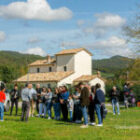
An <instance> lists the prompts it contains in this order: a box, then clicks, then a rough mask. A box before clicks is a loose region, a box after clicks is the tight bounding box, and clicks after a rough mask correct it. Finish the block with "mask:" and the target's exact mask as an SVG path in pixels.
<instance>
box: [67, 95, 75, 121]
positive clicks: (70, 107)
mask: <svg viewBox="0 0 140 140" xmlns="http://www.w3.org/2000/svg"><path fill="white" fill-rule="evenodd" d="M73 108H74V102H73V99H72V95H70V96H69V99H68V110H69V116H70V121H71V122H72V119H73Z"/></svg>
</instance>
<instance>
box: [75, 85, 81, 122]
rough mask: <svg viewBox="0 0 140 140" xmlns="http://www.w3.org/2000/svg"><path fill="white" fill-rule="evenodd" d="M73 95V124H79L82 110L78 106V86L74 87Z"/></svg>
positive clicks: (79, 93) (79, 91)
mask: <svg viewBox="0 0 140 140" xmlns="http://www.w3.org/2000/svg"><path fill="white" fill-rule="evenodd" d="M75 90H76V92H75V94H74V95H73V99H74V111H73V121H74V122H75V123H81V122H82V121H81V120H82V109H81V104H80V96H81V90H80V88H79V86H78V85H77V86H76V87H75Z"/></svg>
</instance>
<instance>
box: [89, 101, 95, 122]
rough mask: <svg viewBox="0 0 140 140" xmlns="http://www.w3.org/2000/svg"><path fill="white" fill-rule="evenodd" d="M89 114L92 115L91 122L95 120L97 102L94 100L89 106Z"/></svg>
mask: <svg viewBox="0 0 140 140" xmlns="http://www.w3.org/2000/svg"><path fill="white" fill-rule="evenodd" d="M88 114H89V117H90V122H91V123H92V122H95V104H94V102H90V104H89V106H88Z"/></svg>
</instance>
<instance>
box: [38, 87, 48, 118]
mask: <svg viewBox="0 0 140 140" xmlns="http://www.w3.org/2000/svg"><path fill="white" fill-rule="evenodd" d="M46 94H47V89H46V88H45V87H43V88H42V92H41V95H40V99H39V115H38V117H42V116H43V112H44V108H45V95H46ZM45 109H46V108H45Z"/></svg>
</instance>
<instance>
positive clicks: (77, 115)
mask: <svg viewBox="0 0 140 140" xmlns="http://www.w3.org/2000/svg"><path fill="white" fill-rule="evenodd" d="M76 120H78V121H81V120H82V109H81V104H80V103H77V104H74V112H73V121H76Z"/></svg>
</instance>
